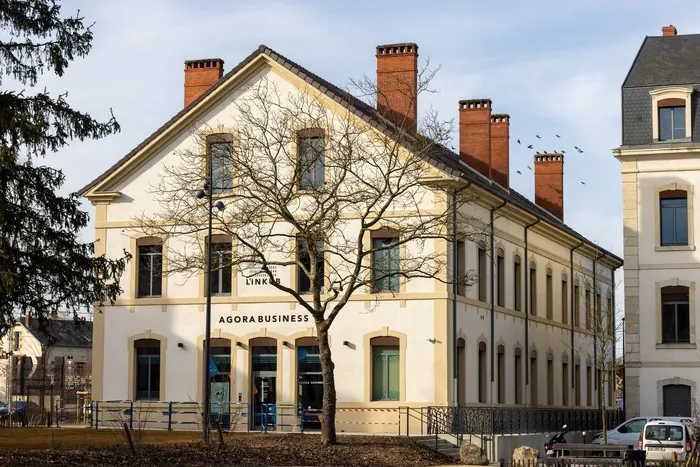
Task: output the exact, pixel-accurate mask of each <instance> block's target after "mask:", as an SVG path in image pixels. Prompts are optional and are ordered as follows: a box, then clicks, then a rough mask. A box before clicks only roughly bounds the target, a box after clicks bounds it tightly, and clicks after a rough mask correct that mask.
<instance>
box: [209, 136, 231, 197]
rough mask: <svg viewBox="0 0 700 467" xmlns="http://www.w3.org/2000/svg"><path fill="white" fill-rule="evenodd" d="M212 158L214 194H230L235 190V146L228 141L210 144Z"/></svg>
mask: <svg viewBox="0 0 700 467" xmlns="http://www.w3.org/2000/svg"><path fill="white" fill-rule="evenodd" d="M209 154H210V155H211V158H212V161H211V162H212V169H211V170H212V179H213V180H214V184H213V187H214V190H213V193H230V192H231V191H232V190H233V144H231V142H228V141H221V142H216V143H209Z"/></svg>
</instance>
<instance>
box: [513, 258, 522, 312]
mask: <svg viewBox="0 0 700 467" xmlns="http://www.w3.org/2000/svg"><path fill="white" fill-rule="evenodd" d="M521 288H522V272H521V271H520V258H517V260H516V261H515V262H514V263H513V293H514V294H515V297H514V302H515V303H514V306H515V311H520V309H521V300H522V296H523V292H522V290H521Z"/></svg>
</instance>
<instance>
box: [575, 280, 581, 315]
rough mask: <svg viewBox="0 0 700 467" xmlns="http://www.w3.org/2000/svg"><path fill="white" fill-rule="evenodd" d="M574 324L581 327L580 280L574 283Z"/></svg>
mask: <svg viewBox="0 0 700 467" xmlns="http://www.w3.org/2000/svg"><path fill="white" fill-rule="evenodd" d="M574 324H575V325H576V326H581V290H580V288H579V286H578V279H576V280H575V281H574Z"/></svg>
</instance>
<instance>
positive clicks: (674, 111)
mask: <svg viewBox="0 0 700 467" xmlns="http://www.w3.org/2000/svg"><path fill="white" fill-rule="evenodd" d="M666 100H667V101H668V100H671V99H666ZM669 109H670V112H669V117H670V122H669V123H670V124H671V128H670V136H671V137H670V138H662V133H663V132H664V130H665V129H664V128H663V126H662V124H663V120H665V118H663V117H662V114H663V113H664V111H665V110H669ZM657 112H658V113H659V115H658V117H657V119H658V122H659V123H658V125H659V130H658V131H659V141H667V142H676V141H679V140H685V139H686V131H685V126H686V120H685V116H686V112H685V103H683V105H663V101H662V102H659V104H658V107H657ZM681 115H682V116H683V117H682V118H683V128H682V132H681V135H682V136H681V137H678V138H677V137H676V132H677V131H678V130H681V128H676V119H680V118H681Z"/></svg>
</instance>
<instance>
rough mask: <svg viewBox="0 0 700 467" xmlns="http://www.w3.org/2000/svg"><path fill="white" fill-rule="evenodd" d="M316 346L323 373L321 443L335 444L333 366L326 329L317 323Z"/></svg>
mask: <svg viewBox="0 0 700 467" xmlns="http://www.w3.org/2000/svg"><path fill="white" fill-rule="evenodd" d="M316 328H317V330H318V346H319V353H320V354H321V372H322V373H323V409H322V411H321V414H322V416H323V419H322V420H321V443H323V444H335V442H336V436H335V404H336V394H335V376H334V371H333V370H334V369H335V364H334V363H333V359H332V358H331V347H330V345H328V327H327V326H325V325H323V324H321V323H318V324H317V326H316Z"/></svg>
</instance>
